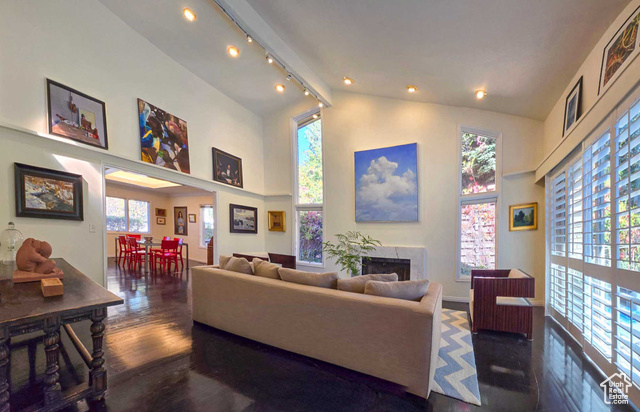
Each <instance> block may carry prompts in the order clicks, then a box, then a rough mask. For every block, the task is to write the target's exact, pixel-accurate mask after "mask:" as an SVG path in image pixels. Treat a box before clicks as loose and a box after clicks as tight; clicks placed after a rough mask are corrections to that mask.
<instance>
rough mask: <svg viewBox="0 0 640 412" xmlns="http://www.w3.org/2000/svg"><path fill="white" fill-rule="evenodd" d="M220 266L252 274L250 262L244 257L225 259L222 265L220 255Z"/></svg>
mask: <svg viewBox="0 0 640 412" xmlns="http://www.w3.org/2000/svg"><path fill="white" fill-rule="evenodd" d="M220 267H221V268H222V269H224V270H230V271H232V272H238V273H245V274H247V275H253V270H252V268H251V264H250V263H249V261H248V260H247V259H245V258H237V257H232V258H229V260H225V264H224V266H222V256H220Z"/></svg>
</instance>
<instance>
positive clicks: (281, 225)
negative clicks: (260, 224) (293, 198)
mask: <svg viewBox="0 0 640 412" xmlns="http://www.w3.org/2000/svg"><path fill="white" fill-rule="evenodd" d="M267 213H268V216H269V230H270V231H272V232H286V231H287V221H286V220H285V214H284V211H273V210H270V211H269V212H267Z"/></svg>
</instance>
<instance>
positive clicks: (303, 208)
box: [294, 112, 324, 264]
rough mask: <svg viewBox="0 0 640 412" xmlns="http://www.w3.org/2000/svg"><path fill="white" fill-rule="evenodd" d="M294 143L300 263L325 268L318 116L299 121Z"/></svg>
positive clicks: (297, 236) (297, 247) (296, 216)
mask: <svg viewBox="0 0 640 412" xmlns="http://www.w3.org/2000/svg"><path fill="white" fill-rule="evenodd" d="M295 140H296V151H295V155H296V162H295V166H296V170H295V178H296V179H295V180H296V187H295V188H294V191H295V208H296V213H295V218H296V240H295V244H296V254H297V259H298V261H299V262H301V263H309V264H322V263H323V257H322V242H323V239H324V238H323V228H324V221H323V216H324V214H323V210H324V206H323V203H324V179H323V169H322V119H321V118H320V113H319V112H317V113H314V114H313V115H311V116H309V117H307V118H304V119H302V120H299V121H298V124H297V130H296V139H295Z"/></svg>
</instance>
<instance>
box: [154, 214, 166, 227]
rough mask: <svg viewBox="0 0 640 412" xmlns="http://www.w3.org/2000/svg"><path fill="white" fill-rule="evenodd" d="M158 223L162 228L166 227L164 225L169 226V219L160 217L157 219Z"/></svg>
mask: <svg viewBox="0 0 640 412" xmlns="http://www.w3.org/2000/svg"><path fill="white" fill-rule="evenodd" d="M156 223H157V224H159V225H161V226H164V225H166V224H167V218H166V217H159V216H158V217H156Z"/></svg>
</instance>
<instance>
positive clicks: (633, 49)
mask: <svg viewBox="0 0 640 412" xmlns="http://www.w3.org/2000/svg"><path fill="white" fill-rule="evenodd" d="M639 25H640V7H638V8H637V9H636V10H635V11H634V12H633V13H632V14H631V16H629V18H628V19H627V20H626V21H625V22H624V24H623V25H622V27H620V29H618V31H617V32H616V34H615V35H614V36H613V38H612V39H611V40H610V41H609V43H608V44H607V46H606V47H605V48H604V52H603V54H602V67H601V69H600V84H599V86H598V95H599V94H600V93H602V92H604V91H605V90H606V89H607V88H608V87H609V85H610V84H611V83H612V82H613V80H615V79H616V78H617V77H618V76H619V75H620V73H622V71H624V69H625V68H626V67H627V66H628V65H629V63H631V61H632V60H633V59H634V58H635V57H636V56H637V55H638V49H639V46H640V44H639V41H640V36H639V35H638V26H639Z"/></svg>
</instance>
